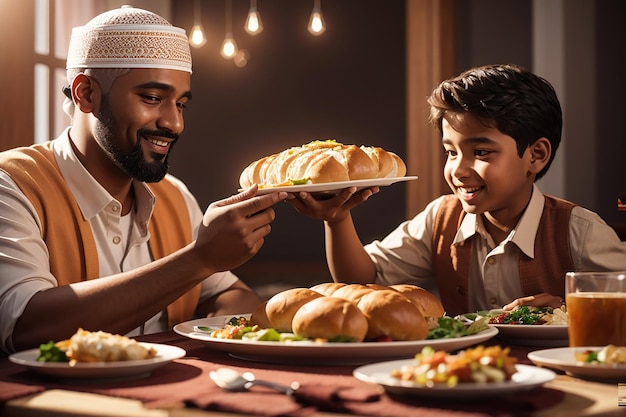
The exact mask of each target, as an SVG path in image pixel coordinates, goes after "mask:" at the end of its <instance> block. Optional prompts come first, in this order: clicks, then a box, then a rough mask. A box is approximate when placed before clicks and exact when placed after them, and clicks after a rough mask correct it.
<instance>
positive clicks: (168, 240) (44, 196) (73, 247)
mask: <svg viewBox="0 0 626 417" xmlns="http://www.w3.org/2000/svg"><path fill="white" fill-rule="evenodd" d="M67 71H68V82H69V85H68V87H67V88H66V89H65V92H66V95H67V96H68V100H66V103H65V105H64V109H65V110H66V111H67V112H68V113H69V114H70V115H71V117H72V123H71V126H70V127H69V128H68V129H66V131H65V132H63V134H61V136H59V137H58V138H56V139H55V140H53V141H50V142H48V143H46V144H43V145H33V146H30V147H25V148H19V149H14V150H9V151H6V152H3V153H0V270H1V271H2V273H1V274H0V316H1V317H2V320H1V321H0V348H1V349H2V350H3V351H5V352H12V351H15V350H22V349H26V348H32V347H36V346H38V345H39V344H40V343H44V342H47V341H49V340H55V341H57V340H61V339H64V338H67V337H69V336H71V335H72V334H73V333H74V332H75V331H76V330H77V329H78V328H79V327H82V328H84V329H86V330H92V331H96V330H104V331H108V332H112V333H119V334H128V335H138V334H141V333H150V332H156V331H164V330H167V329H168V328H171V327H172V326H173V325H174V324H176V323H178V322H181V321H185V320H189V319H192V318H194V317H198V316H200V317H202V316H207V315H221V314H234V313H243V312H246V311H251V310H252V309H254V308H255V307H256V305H257V304H258V303H259V302H260V301H259V298H258V297H257V296H256V294H254V292H253V291H252V290H251V289H250V288H249V287H248V286H246V285H245V284H244V283H243V282H241V281H239V280H238V279H237V277H236V276H235V275H233V274H232V273H231V272H229V269H231V268H234V267H237V266H239V265H241V264H242V263H244V262H245V261H247V260H248V259H250V258H251V257H252V256H254V255H255V254H256V253H257V252H258V250H259V249H260V247H261V246H262V244H263V239H264V237H265V236H266V235H267V234H268V233H269V232H270V225H269V224H270V222H271V221H272V220H273V219H274V211H273V208H272V206H273V205H274V204H275V203H277V202H278V201H281V200H284V199H285V198H286V193H273V194H269V195H266V196H259V197H257V196H255V194H256V187H252V188H250V189H249V190H246V191H244V192H242V193H240V194H238V195H236V196H233V197H230V198H227V199H225V200H221V201H218V202H215V203H213V204H211V205H210V206H209V208H208V209H207V210H206V212H205V213H204V214H202V212H201V211H200V208H199V207H198V203H197V202H196V200H195V199H194V198H193V196H192V195H191V194H190V192H189V191H188V190H187V188H186V187H185V186H184V184H182V183H181V182H180V181H179V180H177V179H176V178H174V177H172V176H171V175H169V174H167V170H168V157H169V152H170V150H171V148H172V146H173V145H174V144H175V143H176V142H177V141H178V138H179V135H180V133H181V132H182V131H183V128H184V122H183V108H184V107H185V104H186V103H187V102H188V101H189V100H190V99H191V92H190V78H191V55H190V51H189V44H188V40H187V36H186V35H185V32H184V30H182V29H180V28H175V27H173V26H172V25H171V24H170V23H169V22H167V21H166V20H165V19H163V18H162V17H160V16H158V15H156V14H154V13H151V12H148V11H146V10H141V9H136V8H132V7H123V8H121V9H117V10H112V11H109V12H106V13H103V14H101V15H100V16H97V17H95V18H94V19H92V20H91V21H90V22H88V23H87V25H85V26H83V27H79V28H75V29H74V30H73V32H72V38H71V42H70V48H69V53H68V59H67ZM244 310H245V311H244Z"/></svg>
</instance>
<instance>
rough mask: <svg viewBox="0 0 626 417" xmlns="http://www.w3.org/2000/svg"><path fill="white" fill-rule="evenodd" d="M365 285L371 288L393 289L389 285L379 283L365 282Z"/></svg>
mask: <svg viewBox="0 0 626 417" xmlns="http://www.w3.org/2000/svg"><path fill="white" fill-rule="evenodd" d="M365 285H367V286H368V287H370V288H371V289H373V290H393V288H391V287H387V286H384V285H380V284H365Z"/></svg>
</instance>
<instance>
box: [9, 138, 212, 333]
mask: <svg viewBox="0 0 626 417" xmlns="http://www.w3.org/2000/svg"><path fill="white" fill-rule="evenodd" d="M51 143H52V142H47V143H45V144H42V145H33V146H29V147H22V148H17V149H12V150H8V151H5V152H1V153H0V169H2V170H4V171H5V172H7V173H8V174H9V175H10V176H11V178H12V179H13V181H15V183H16V184H17V185H18V187H19V188H20V189H21V190H22V192H23V193H24V195H25V196H26V197H27V198H28V199H29V200H30V202H31V203H32V204H33V206H34V207H35V210H36V211H37V214H38V215H39V219H40V222H41V237H42V239H43V240H44V242H45V243H46V246H47V248H48V252H49V255H50V272H51V273H52V274H53V275H54V277H55V278H56V279H57V281H58V284H59V285H69V284H72V283H75V282H80V281H85V280H89V279H95V278H98V277H99V274H100V270H99V265H98V252H97V249H96V243H95V240H94V238H93V234H92V231H91V226H90V225H89V222H88V221H87V220H85V219H84V218H83V216H82V213H81V211H80V208H79V207H78V203H77V202H76V200H75V198H74V195H73V194H72V192H71V191H70V189H69V187H68V186H67V184H66V183H65V181H64V179H63V176H62V175H61V171H60V170H59V167H58V165H57V163H56V160H55V158H54V153H53V152H52V148H51ZM149 187H150V189H151V190H152V192H153V193H154V194H155V196H156V203H155V206H154V211H153V215H152V218H151V220H150V224H149V231H150V241H149V246H150V251H151V253H152V257H153V259H155V260H156V259H159V258H162V257H164V256H166V255H169V254H171V253H173V252H175V251H176V250H178V249H180V248H182V247H184V246H186V245H187V244H189V243H190V242H191V241H192V232H191V220H190V218H189V212H188V211H187V205H186V204H185V202H184V200H183V196H182V194H181V193H180V191H179V190H178V189H177V188H176V187H175V186H174V185H173V184H172V183H171V182H170V181H168V180H167V179H164V180H162V181H160V182H158V183H152V184H150V185H149ZM199 298H200V285H199V284H198V285H196V286H195V287H194V288H192V289H191V290H190V291H188V292H187V293H186V294H184V295H183V296H181V297H180V298H179V299H177V300H176V301H174V302H173V303H172V304H170V305H169V306H168V307H167V312H168V322H169V325H170V327H172V326H174V325H175V324H177V323H180V322H183V321H186V320H190V319H191V318H193V314H194V312H195V309H196V306H197V304H198V300H199Z"/></svg>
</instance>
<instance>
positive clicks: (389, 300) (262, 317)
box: [174, 283, 498, 365]
mask: <svg viewBox="0 0 626 417" xmlns="http://www.w3.org/2000/svg"><path fill="white" fill-rule="evenodd" d="M444 316H445V313H444V310H443V306H442V305H441V303H440V301H439V299H438V298H437V297H435V296H434V295H433V294H431V293H430V292H428V291H426V290H425V289H423V288H421V287H417V286H413V285H392V286H389V287H387V286H382V285H377V284H367V285H365V284H343V283H320V284H317V285H315V286H312V287H309V288H299V287H297V288H291V289H287V290H284V291H281V292H279V293H277V294H275V295H273V296H272V297H270V298H269V299H268V300H267V301H266V302H264V303H263V304H261V305H260V306H258V307H257V308H256V309H255V310H254V311H253V312H252V313H251V314H241V315H238V316H235V317H233V316H232V315H230V316H219V317H209V318H204V319H197V320H191V321H188V322H184V323H180V324H178V325H176V326H175V327H174V331H175V332H177V333H178V334H180V335H183V336H186V337H189V338H191V339H195V340H201V341H203V342H206V343H208V344H209V346H210V347H211V348H212V349H216V350H221V351H225V352H228V353H229V354H230V355H231V356H234V357H237V358H240V359H246V360H252V361H260V362H272V363H300V364H302V363H303V362H302V361H303V360H306V361H315V362H316V363H325V364H341V365H346V364H363V363H370V362H376V361H380V360H389V359H400V358H410V357H413V356H414V355H415V354H416V353H417V352H419V351H420V350H421V349H422V348H424V347H426V346H431V347H433V348H434V349H437V350H446V351H451V350H456V349H460V348H463V347H466V346H471V345H473V344H475V343H480V342H483V341H485V340H488V339H491V338H492V337H494V336H495V335H497V334H498V329H496V328H494V327H490V326H487V325H485V327H484V328H483V329H481V330H480V331H478V332H476V333H475V334H466V335H459V336H458V337H455V336H456V335H454V336H453V337H446V338H441V339H429V338H427V337H428V335H429V334H430V330H431V329H433V328H436V327H437V326H438V323H439V319H440V318H442V317H444ZM268 330H269V331H268ZM268 334H271V335H274V336H275V337H274V336H272V337H267V336H268Z"/></svg>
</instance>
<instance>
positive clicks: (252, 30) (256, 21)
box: [244, 0, 263, 35]
mask: <svg viewBox="0 0 626 417" xmlns="http://www.w3.org/2000/svg"><path fill="white" fill-rule="evenodd" d="M244 29H245V30H246V32H248V33H249V34H250V35H258V34H259V33H261V32H263V22H262V21H261V15H260V14H259V12H258V10H257V9H256V0H250V10H249V11H248V17H247V18H246V25H245V26H244Z"/></svg>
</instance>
